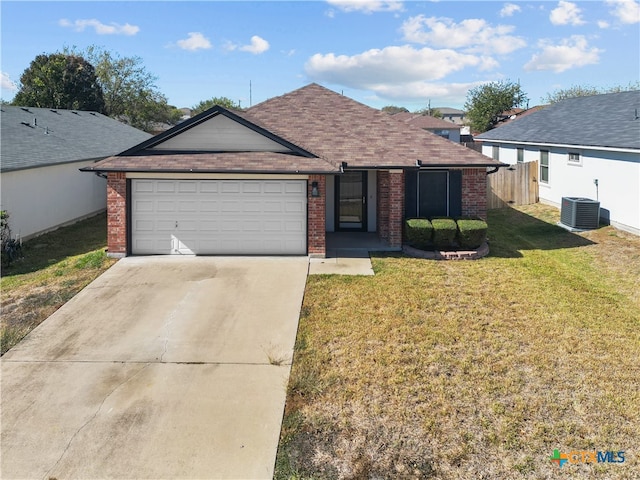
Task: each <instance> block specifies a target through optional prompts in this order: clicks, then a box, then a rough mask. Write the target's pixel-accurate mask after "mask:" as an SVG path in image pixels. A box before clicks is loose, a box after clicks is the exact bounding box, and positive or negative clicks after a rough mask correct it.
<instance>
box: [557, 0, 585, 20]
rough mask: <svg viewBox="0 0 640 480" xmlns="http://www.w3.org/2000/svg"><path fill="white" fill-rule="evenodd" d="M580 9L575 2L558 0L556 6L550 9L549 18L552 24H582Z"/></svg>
mask: <svg viewBox="0 0 640 480" xmlns="http://www.w3.org/2000/svg"><path fill="white" fill-rule="evenodd" d="M581 12H582V10H580V9H579V8H578V6H577V5H576V4H575V3H571V2H566V1H565V0H560V2H558V6H557V7H556V8H554V9H553V10H551V14H550V15H549V20H551V23H553V24H554V25H569V24H571V25H582V24H583V23H584V20H582V16H581V15H580V13H581Z"/></svg>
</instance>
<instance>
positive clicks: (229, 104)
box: [191, 97, 238, 117]
mask: <svg viewBox="0 0 640 480" xmlns="http://www.w3.org/2000/svg"><path fill="white" fill-rule="evenodd" d="M216 105H220V106H221V107H224V108H226V109H228V110H238V105H237V104H236V103H235V102H234V101H233V100H231V99H230V98H228V97H213V98H210V99H209V100H202V101H201V102H200V103H198V104H197V105H194V106H193V107H191V115H192V116H194V117H195V116H196V115H198V114H199V113H202V112H204V111H206V110H209V109H210V108H212V107H215V106H216Z"/></svg>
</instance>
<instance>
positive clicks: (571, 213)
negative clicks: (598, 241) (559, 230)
mask: <svg viewBox="0 0 640 480" xmlns="http://www.w3.org/2000/svg"><path fill="white" fill-rule="evenodd" d="M599 220H600V202H598V201H596V200H591V199H590V198H580V197H562V208H561V209H560V223H562V224H563V225H566V226H567V227H570V228H576V229H579V230H591V229H594V228H598V224H599Z"/></svg>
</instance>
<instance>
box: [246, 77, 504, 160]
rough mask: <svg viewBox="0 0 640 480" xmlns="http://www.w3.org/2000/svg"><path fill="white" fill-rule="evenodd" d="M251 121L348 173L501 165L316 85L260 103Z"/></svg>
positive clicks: (249, 114)
mask: <svg viewBox="0 0 640 480" xmlns="http://www.w3.org/2000/svg"><path fill="white" fill-rule="evenodd" d="M244 117H245V118H246V119H248V120H249V121H252V122H254V123H257V124H258V125H261V126H263V127H264V128H266V129H268V130H269V131H271V132H273V133H275V134H276V135H279V136H281V137H283V138H286V139H287V140H289V141H290V142H292V143H294V144H296V145H299V146H300V147H302V148H304V149H305V150H308V151H310V152H313V153H314V154H316V155H319V156H321V157H323V158H325V159H327V160H330V161H333V162H346V163H347V166H348V167H349V168H375V167H412V166H415V165H416V161H420V162H421V163H422V165H426V166H429V165H434V166H435V165H437V166H445V165H447V166H452V167H453V166H472V165H473V166H476V165H477V166H488V165H496V166H497V165H500V163H499V162H495V161H493V160H491V159H489V158H488V157H486V156H484V155H482V154H480V153H478V152H475V151H473V150H471V149H469V148H466V147H464V146H462V145H458V144H456V143H454V142H451V141H449V140H446V139H444V138H441V137H439V136H437V135H434V134H432V133H430V132H427V131H425V130H423V129H422V128H419V127H416V126H413V125H411V124H410V123H409V124H406V123H403V122H399V121H398V120H395V119H394V118H393V116H392V115H389V114H387V113H385V112H382V111H380V110H376V109H374V108H371V107H368V106H366V105H363V104H361V103H358V102H356V101H355V100H352V99H350V98H348V97H344V96H342V95H340V94H338V93H335V92H332V91H331V90H328V89H326V88H324V87H321V86H320V85H317V84H311V85H308V86H306V87H303V88H300V89H298V90H295V91H293V92H291V93H287V94H285V95H282V96H280V97H276V98H273V99H271V100H267V101H266V102H263V103H260V104H258V105H256V106H254V107H252V108H250V109H248V110H247V111H245V113H244Z"/></svg>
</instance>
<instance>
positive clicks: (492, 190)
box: [487, 161, 538, 209]
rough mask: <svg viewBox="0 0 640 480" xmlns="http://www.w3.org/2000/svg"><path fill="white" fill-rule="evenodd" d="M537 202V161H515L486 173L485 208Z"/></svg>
mask: <svg viewBox="0 0 640 480" xmlns="http://www.w3.org/2000/svg"><path fill="white" fill-rule="evenodd" d="M537 202H538V162H537V161H535V162H527V163H516V164H515V165H510V166H509V167H502V168H500V169H499V170H498V171H497V172H496V173H492V174H491V175H487V209H492V208H503V207H508V206H510V205H529V204H531V203H537Z"/></svg>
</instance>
